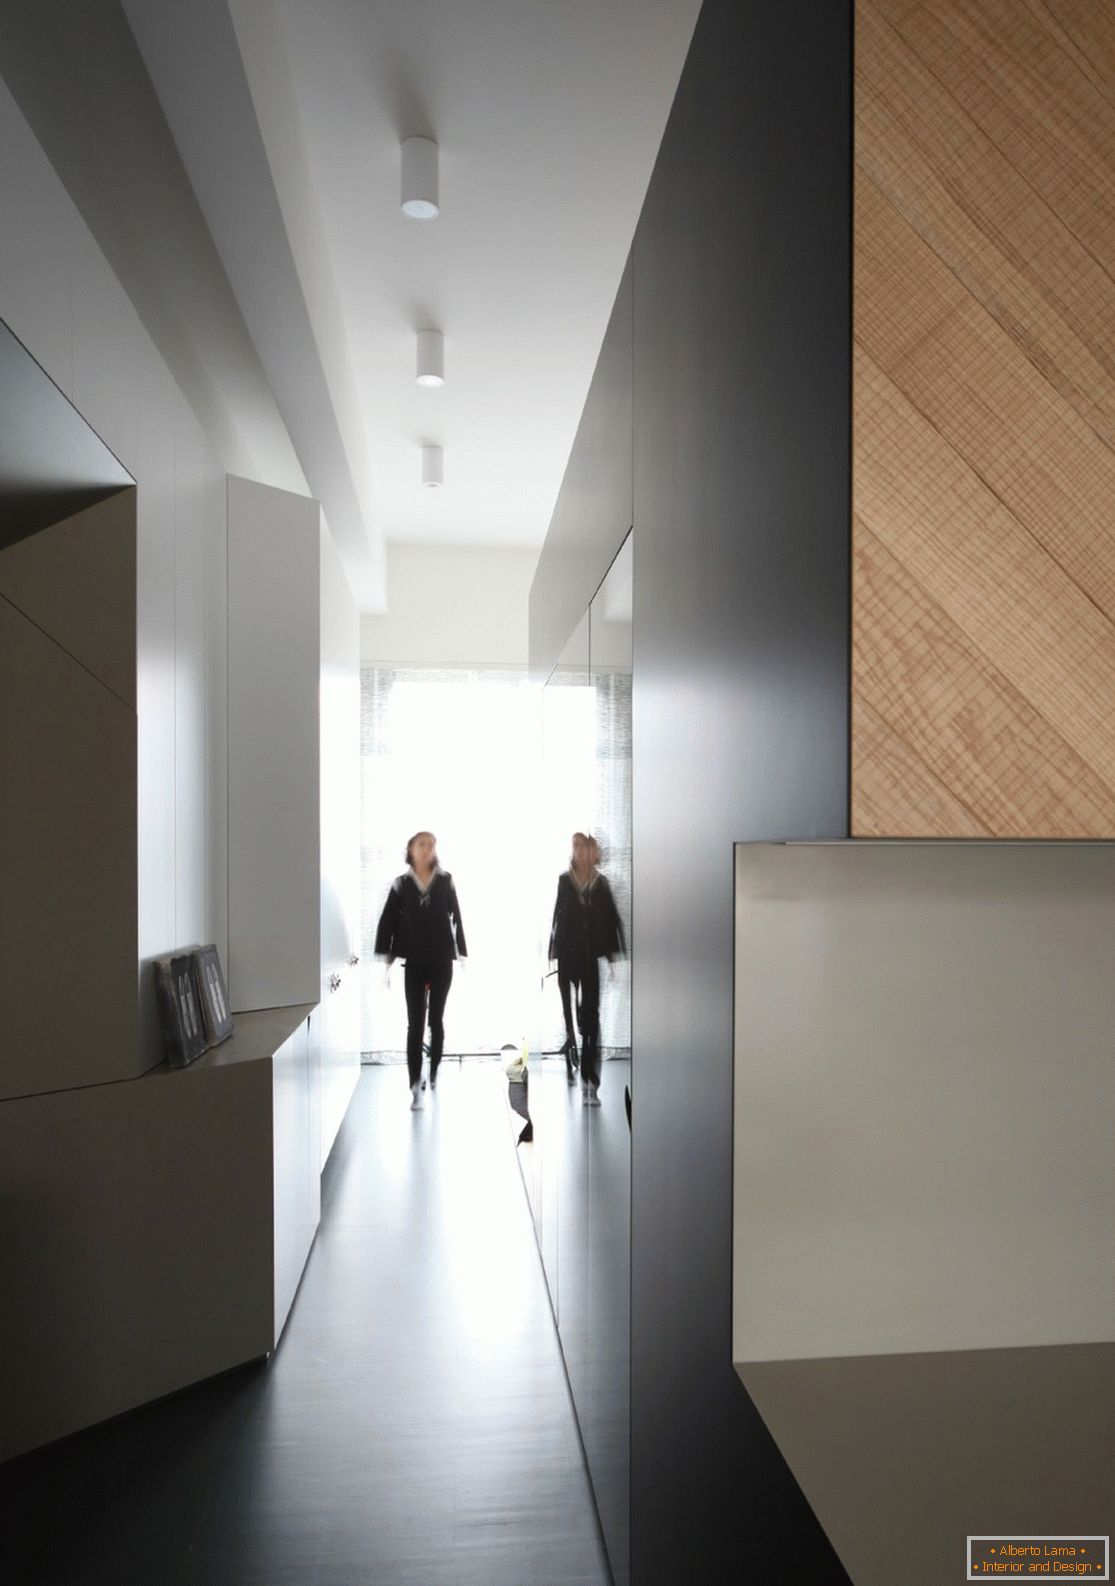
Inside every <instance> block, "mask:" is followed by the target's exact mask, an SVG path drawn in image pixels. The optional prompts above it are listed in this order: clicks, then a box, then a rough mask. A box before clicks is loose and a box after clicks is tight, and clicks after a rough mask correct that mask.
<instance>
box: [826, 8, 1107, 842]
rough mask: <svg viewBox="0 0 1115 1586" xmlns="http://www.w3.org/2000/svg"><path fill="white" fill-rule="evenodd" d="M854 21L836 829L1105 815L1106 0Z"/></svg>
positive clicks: (1090, 831) (1088, 823) (980, 830)
mask: <svg viewBox="0 0 1115 1586" xmlns="http://www.w3.org/2000/svg"><path fill="white" fill-rule="evenodd" d="M856 34H857V36H856V135H855V136H856V142H855V165H856V173H855V176H856V183H855V205H854V208H855V242H854V269H855V298H854V302H855V309H854V340H855V383H854V473H853V505H854V512H853V531H852V532H853V561H854V571H853V595H852V604H853V669H852V720H853V742H852V831H853V833H854V834H855V835H857V836H975V835H991V836H1004V837H1069V836H1074V837H1100V836H1103V837H1111V836H1115V4H1112V3H1110V0H1104V3H1101V0H1066V3H1058V4H1056V5H1053V4H1050V3H1046V0H1010V3H1007V0H934V3H933V4H932V5H929V4H920V3H917V0H858V4H857V28H856Z"/></svg>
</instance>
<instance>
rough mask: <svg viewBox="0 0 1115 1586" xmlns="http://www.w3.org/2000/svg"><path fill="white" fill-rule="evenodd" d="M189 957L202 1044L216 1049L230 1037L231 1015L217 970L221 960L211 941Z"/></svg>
mask: <svg viewBox="0 0 1115 1586" xmlns="http://www.w3.org/2000/svg"><path fill="white" fill-rule="evenodd" d="M191 956H192V958H193V966H194V980H195V983H196V985H197V996H198V1002H199V1003H200V1005H201V1018H202V1023H203V1025H204V1027H205V1040H206V1045H207V1046H219V1045H220V1044H221V1042H222V1041H227V1040H228V1038H229V1036H230V1035H231V1034H232V1013H231V1011H230V1009H229V1005H228V987H227V986H226V985H225V977H224V974H223V973H222V971H221V957H220V954H219V953H218V952H217V949H216V947H215V946H214V945H213V944H212V942H211V943H210V944H209V945H208V947H199V948H198V949H197V951H196V952H195V953H193V954H192V955H191Z"/></svg>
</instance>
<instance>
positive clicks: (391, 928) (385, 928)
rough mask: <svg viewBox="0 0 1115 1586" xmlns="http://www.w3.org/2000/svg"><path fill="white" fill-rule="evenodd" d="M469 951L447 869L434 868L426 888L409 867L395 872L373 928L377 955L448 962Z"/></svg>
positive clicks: (451, 880)
mask: <svg viewBox="0 0 1115 1586" xmlns="http://www.w3.org/2000/svg"><path fill="white" fill-rule="evenodd" d="M458 954H459V955H460V956H461V957H462V958H464V957H466V956H467V954H468V948H467V947H466V946H465V933H464V927H463V926H462V925H461V906H460V904H459V903H458V902H457V893H456V889H455V888H454V886H453V877H452V876H451V875H450V874H449V872H448V870H435V871H434V874H433V878H432V879H431V881H430V885H429V887H428V888H427V890H426V891H425V892H423V891H422V888H421V887H420V886H419V885H418V883H417V881H415V879H414V877H413V876H412V875H411V873H410V871H409V870H408V871H407V872H406V873H405V874H403V875H401V876H396V877H395V879H394V881H393V882H392V884H391V891H390V892H389V893H388V894H387V902H386V903H385V904H384V905H383V913H382V914H381V915H380V917H379V926H378V929H377V930H376V957H377V958H386V959H388V960H389V961H390V960H392V959H395V958H414V959H419V960H421V962H422V963H424V964H448V963H451V962H452V960H453V959H454V958H456V957H457V956H458Z"/></svg>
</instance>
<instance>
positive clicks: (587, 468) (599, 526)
mask: <svg viewBox="0 0 1115 1586" xmlns="http://www.w3.org/2000/svg"><path fill="white" fill-rule="evenodd" d="M630 527H631V265H630V262H628V266H627V268H626V270H625V271H624V273H623V279H622V281H621V282H620V286H619V291H618V293H617V294H616V301H615V304H614V305H613V308H612V316H611V319H610V320H609V321H608V329H607V331H606V332H605V333H604V342H603V345H602V346H601V349H600V358H599V360H598V362H597V365H596V373H595V374H594V375H593V378H592V384H591V386H590V387H589V393H588V397H587V398H586V400H585V408H584V412H583V413H582V415H581V422H580V424H579V426H578V428H577V435H576V438H575V440H574V442H573V449H572V451H571V452H570V454H569V462H568V464H567V465H566V469H565V477H564V479H563V480H562V485H561V490H560V492H559V494H558V499H557V504H556V506H555V507H554V515H553V518H552V519H551V521H550V528H549V532H548V533H547V536H546V543H545V545H544V546H543V547H542V554H541V556H540V557H539V561H538V570H537V572H536V573H535V575H534V583H533V584H532V585H531V591H530V669H531V672H532V674H533V675H534V676H535V677H536V678H537V679H538V680H539V682H544V681H545V679H546V678H547V677H548V676H549V675H550V672H551V671H552V670H553V668H554V666H555V665H556V663H557V659H558V656H559V655H560V654H561V652H562V650H563V649H564V647H565V642H566V640H567V639H568V638H569V635H570V634H571V633H572V632H573V629H574V628H575V627H576V626H577V624H578V622H579V621H580V620H581V618H582V617H583V616H584V614H585V612H586V611H587V610H588V606H589V601H590V600H591V599H592V597H593V595H595V593H596V591H597V589H598V588H599V587H600V583H601V580H602V579H603V577H604V574H605V573H606V572H607V571H608V568H609V567H610V566H611V563H612V558H613V557H614V556H615V554H616V552H617V551H618V550H619V548H620V545H621V544H622V542H623V539H624V537H625V535H626V534H627V531H628V529H629V528H630Z"/></svg>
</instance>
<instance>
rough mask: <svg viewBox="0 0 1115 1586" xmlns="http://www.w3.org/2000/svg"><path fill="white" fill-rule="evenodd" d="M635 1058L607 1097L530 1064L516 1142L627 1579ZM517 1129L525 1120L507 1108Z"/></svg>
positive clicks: (604, 1085)
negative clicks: (522, 1132)
mask: <svg viewBox="0 0 1115 1586" xmlns="http://www.w3.org/2000/svg"><path fill="white" fill-rule="evenodd" d="M630 1083H631V1064H630V1062H629V1061H624V1060H618V1059H613V1060H609V1061H608V1062H606V1063H605V1064H604V1065H603V1075H602V1082H601V1086H600V1093H599V1095H600V1106H599V1107H598V1108H592V1107H587V1106H586V1105H585V1104H584V1098H583V1095H582V1092H581V1087H580V1086H579V1085H569V1084H568V1083H567V1080H566V1074H565V1065H564V1062H563V1061H562V1060H561V1059H560V1058H558V1059H547V1060H543V1061H539V1060H535V1061H534V1062H532V1064H531V1067H530V1082H529V1093H530V1114H531V1119H532V1122H533V1127H534V1137H533V1140H532V1141H531V1142H530V1143H529V1144H523V1145H520V1146H519V1147H518V1157H519V1166H520V1168H521V1170H522V1174H523V1182H524V1184H525V1186H526V1190H527V1198H528V1200H529V1202H530V1206H531V1211H532V1213H533V1216H534V1221H535V1231H536V1234H537V1237H538V1244H539V1248H540V1250H541V1253H542V1263H543V1267H544V1269H545V1272H546V1280H547V1283H548V1285H549V1289H550V1299H551V1303H552V1304H553V1308H554V1314H555V1316H556V1317H557V1322H558V1332H559V1336H560V1338H561V1347H562V1353H563V1354H564V1357H565V1365H566V1371H567V1373H568V1376H569V1384H570V1388H571V1389H572V1393H573V1401H574V1405H575V1407H576V1410H577V1419H578V1422H579V1425H580V1430H581V1437H582V1439H583V1441H584V1446H585V1453H586V1455H587V1457H588V1463H589V1469H590V1472H591V1475H592V1482H593V1489H594V1492H595V1495H596V1501H597V1507H598V1509H599V1513H600V1519H601V1524H602V1526H603V1529H604V1535H605V1538H606V1540H607V1543H608V1552H609V1557H610V1559H611V1563H612V1569H613V1573H614V1575H615V1579H616V1581H617V1583H623V1582H626V1580H627V1579H628V1551H629V1540H628V1526H629V1518H628V1514H629V1490H630V1489H629V1483H630V1471H629V1445H630V1399H629V1392H630V1387H629V1379H630V1250H631V1135H630V1129H629V1126H628V1122H627V1112H626V1108H625V1105H624V1089H625V1087H627V1086H629V1085H630ZM509 1118H510V1123H509V1128H512V1129H513V1134H517V1133H518V1130H519V1122H518V1119H517V1118H515V1117H513V1116H511V1115H510V1114H509Z"/></svg>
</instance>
